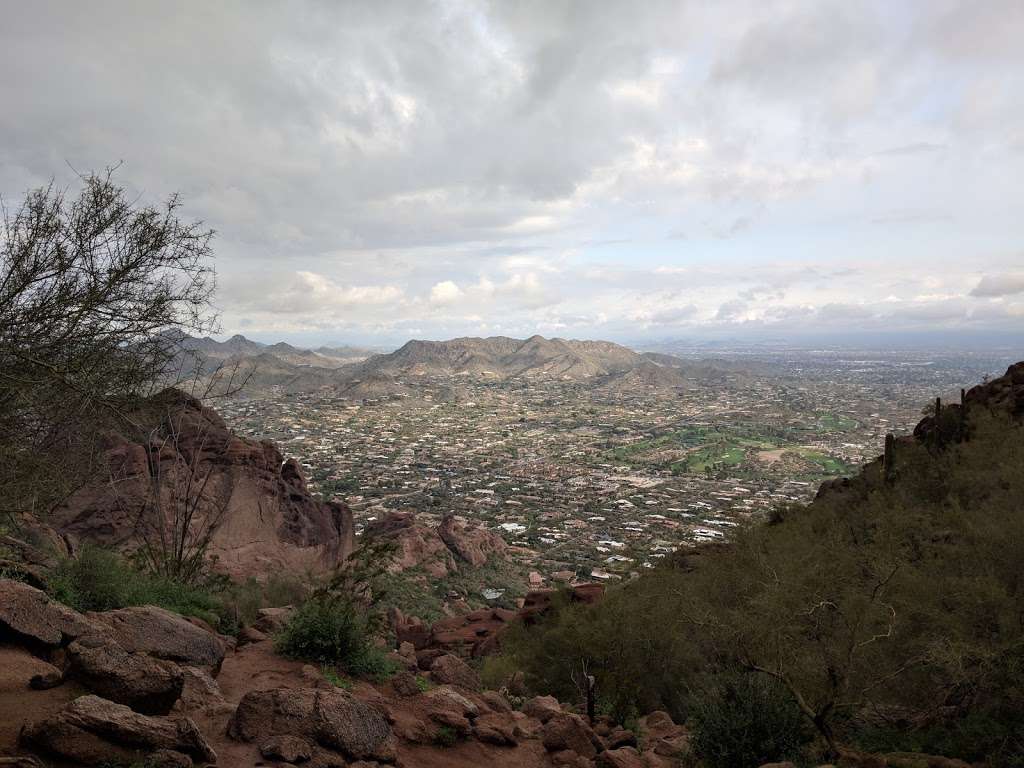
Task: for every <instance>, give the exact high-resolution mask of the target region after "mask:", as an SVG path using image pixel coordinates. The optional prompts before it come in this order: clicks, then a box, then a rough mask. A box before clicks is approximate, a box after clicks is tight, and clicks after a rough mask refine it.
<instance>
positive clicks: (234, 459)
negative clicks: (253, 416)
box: [52, 390, 354, 578]
mask: <svg viewBox="0 0 1024 768" xmlns="http://www.w3.org/2000/svg"><path fill="white" fill-rule="evenodd" d="M134 419H135V421H136V422H137V423H139V424H140V425H142V429H140V433H139V435H140V436H138V437H130V436H126V435H122V434H109V435H107V437H106V439H105V444H104V448H105V451H106V470H105V471H104V472H101V473H100V474H99V475H98V476H97V477H96V478H95V479H94V480H93V481H92V482H91V483H89V484H87V485H86V486H85V487H83V488H82V489H80V490H79V491H78V492H76V493H74V494H73V495H72V496H71V497H70V498H68V499H67V501H66V502H65V503H64V504H62V505H61V506H60V507H59V508H58V509H57V510H55V512H54V514H53V516H52V524H53V525H54V527H55V529H56V530H57V531H58V532H59V533H60V534H61V535H62V536H63V537H64V538H65V539H66V540H67V541H69V542H71V543H72V544H73V545H76V544H80V543H81V542H90V541H91V542H98V543H101V544H104V545H107V546H114V547H118V548H122V549H127V550H131V549H134V548H136V547H138V545H139V541H138V537H139V535H140V533H139V532H140V530H145V529H146V527H147V526H148V525H155V522H154V521H153V520H151V519H144V518H145V516H146V515H151V513H148V512H143V510H146V509H149V508H151V507H152V506H153V505H152V504H151V503H148V500H149V499H151V498H152V497H153V494H154V490H153V489H154V478H161V481H160V482H159V483H156V485H157V486H158V487H160V488H161V494H162V498H163V502H164V504H165V507H166V506H173V505H174V504H179V505H180V504H181V503H182V498H181V496H182V494H183V491H182V490H181V489H180V488H179V486H181V485H183V484H181V483H178V484H175V483H174V482H171V480H170V478H173V477H174V476H175V473H176V472H177V473H181V472H194V473H195V475H196V476H197V477H201V478H202V491H201V492H200V493H199V496H200V498H199V503H198V510H197V515H196V517H197V519H199V520H204V519H210V518H212V517H214V516H216V517H217V518H218V520H219V522H218V524H217V526H216V532H215V534H214V536H213V541H212V543H211V545H210V549H209V553H208V554H209V555H211V556H216V563H217V567H218V568H219V569H221V570H223V571H224V572H226V573H228V574H230V575H232V576H235V577H239V578H245V577H248V576H255V577H257V578H262V577H265V576H266V574H268V573H272V572H275V571H280V570H292V571H298V572H305V571H310V570H312V571H323V570H327V569H329V568H331V567H333V566H335V565H336V564H338V563H339V562H341V561H342V560H344V558H346V557H347V556H348V555H349V554H350V553H351V552H352V547H353V536H354V526H353V520H352V513H351V511H350V510H349V509H348V507H346V506H345V505H344V504H341V503H338V502H326V503H324V502H320V501H318V500H316V499H314V498H313V497H312V496H311V495H310V493H309V491H308V490H307V488H306V483H305V480H304V479H303V476H302V472H301V469H300V467H299V465H298V463H297V462H296V461H295V460H294V459H289V460H288V461H284V459H283V457H282V456H281V454H280V452H279V451H278V449H277V448H276V447H275V446H274V445H273V444H271V443H269V442H266V441H263V442H256V441H254V440H248V439H245V438H242V437H239V436H238V435H235V434H234V433H233V432H231V430H229V429H228V427H227V425H226V424H225V422H224V420H223V419H222V418H221V417H220V416H219V415H217V413H216V412H215V411H213V410H212V409H210V408H207V407H205V406H204V405H202V403H200V402H199V401H198V400H196V399H195V398H192V397H190V396H188V395H185V394H183V393H181V392H178V391H176V390H167V391H165V392H163V393H161V394H160V395H158V396H156V397H155V398H153V399H152V400H151V401H150V402H149V403H148V404H147V406H146V407H145V408H144V409H142V410H141V411H140V412H139V413H138V414H135V416H134ZM144 433H145V434H147V435H149V436H148V437H147V438H146V439H142V437H141V435H142V434H144ZM179 476H180V474H179Z"/></svg>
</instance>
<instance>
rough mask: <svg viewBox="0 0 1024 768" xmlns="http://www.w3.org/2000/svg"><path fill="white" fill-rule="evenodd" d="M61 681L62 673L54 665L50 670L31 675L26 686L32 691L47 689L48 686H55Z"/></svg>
mask: <svg viewBox="0 0 1024 768" xmlns="http://www.w3.org/2000/svg"><path fill="white" fill-rule="evenodd" d="M63 682H64V675H63V674H61V672H60V670H59V669H57V668H56V667H54V669H53V670H52V671H49V670H48V671H46V672H41V673H39V674H36V675H32V679H31V680H29V681H28V687H29V688H31V689H32V690H34V691H48V690H49V689H50V688H56V687H57V686H58V685H60V684H61V683H63Z"/></svg>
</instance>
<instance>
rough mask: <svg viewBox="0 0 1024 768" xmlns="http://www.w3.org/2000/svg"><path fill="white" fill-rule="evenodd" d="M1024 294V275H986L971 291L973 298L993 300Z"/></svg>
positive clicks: (1018, 273)
mask: <svg viewBox="0 0 1024 768" xmlns="http://www.w3.org/2000/svg"><path fill="white" fill-rule="evenodd" d="M1020 293H1024V273H1021V272H1017V273H1008V274H1001V275H985V276H984V277H982V278H981V280H979V281H978V284H977V285H976V286H974V288H973V289H972V290H971V296H978V297H980V298H986V299H993V298H999V297H1003V296H1015V295H1017V294H1020Z"/></svg>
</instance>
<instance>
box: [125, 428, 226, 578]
mask: <svg viewBox="0 0 1024 768" xmlns="http://www.w3.org/2000/svg"><path fill="white" fill-rule="evenodd" d="M184 418H185V412H184V411H183V410H181V409H177V410H174V409H169V410H168V411H167V413H166V417H165V418H164V419H163V420H162V423H161V424H160V425H159V426H157V427H155V428H153V429H152V430H151V431H150V434H149V439H148V440H147V441H146V447H147V449H148V451H147V470H148V473H147V479H146V488H145V491H144V493H143V495H142V498H141V499H139V500H137V501H136V504H137V506H136V508H135V510H134V516H135V521H136V523H135V526H136V530H135V532H136V538H137V539H138V542H139V544H140V549H139V554H140V555H141V556H142V558H143V560H144V561H145V565H146V567H147V569H148V570H149V571H151V572H153V573H156V574H159V575H161V576H166V577H168V578H170V579H173V580H175V581H178V582H181V583H185V584H190V583H195V582H196V581H199V580H200V579H201V578H202V577H203V576H205V575H206V573H207V570H208V561H207V556H208V551H209V547H210V544H211V542H212V541H213V537H214V535H215V534H216V533H217V530H218V529H219V528H220V525H221V523H222V522H223V520H224V515H225V514H226V513H227V510H228V506H229V504H230V503H231V497H232V494H233V493H234V488H235V482H234V478H233V477H232V476H231V475H230V472H229V471H228V470H227V469H224V470H222V471H218V469H217V466H216V463H215V462H214V461H213V459H215V458H216V457H217V456H218V455H220V454H222V453H223V451H224V450H225V449H226V448H227V444H226V443H225V442H222V441H219V440H216V439H215V438H213V437H212V436H211V434H210V431H209V430H208V429H206V428H204V427H202V426H200V427H199V432H198V434H189V435H188V436H187V438H186V437H185V434H184V429H185V425H184V423H183V420H184ZM227 439H230V437H229V438H227ZM126 479H127V478H120V477H117V476H112V477H111V488H112V489H113V491H114V495H115V499H116V500H117V503H118V504H119V505H120V506H121V507H122V508H125V507H127V506H128V505H129V504H130V503H131V502H130V501H128V500H126V499H125V498H124V497H123V496H122V495H121V494H120V493H119V485H120V483H121V482H124V481H125V480H126ZM127 480H128V481H131V480H130V479H127ZM126 511H128V512H132V510H130V509H127V510H126Z"/></svg>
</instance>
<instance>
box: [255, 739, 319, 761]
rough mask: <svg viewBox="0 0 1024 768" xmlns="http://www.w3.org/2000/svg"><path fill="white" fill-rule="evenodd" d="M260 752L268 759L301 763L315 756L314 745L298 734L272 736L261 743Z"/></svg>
mask: <svg viewBox="0 0 1024 768" xmlns="http://www.w3.org/2000/svg"><path fill="white" fill-rule="evenodd" d="M260 754H261V755H263V757H265V758H267V759H268V760H284V761H286V762H289V763H300V762H303V761H304V760H309V759H310V758H311V757H312V756H313V745H312V744H310V743H309V741H307V740H306V739H302V738H299V737H298V736H272V737H271V738H270V739H268V740H267V741H265V742H263V743H262V744H261V745H260Z"/></svg>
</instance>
